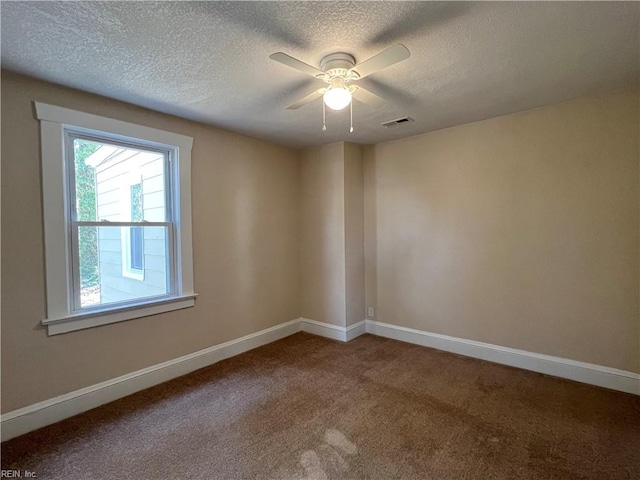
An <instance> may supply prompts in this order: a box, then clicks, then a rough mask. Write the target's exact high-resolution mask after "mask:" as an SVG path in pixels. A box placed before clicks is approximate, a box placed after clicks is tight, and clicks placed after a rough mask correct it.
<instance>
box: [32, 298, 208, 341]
mask: <svg viewBox="0 0 640 480" xmlns="http://www.w3.org/2000/svg"><path fill="white" fill-rule="evenodd" d="M197 296H198V295H197V294H191V295H182V296H179V297H178V296H176V297H170V298H164V299H162V300H153V301H150V302H148V303H143V304H137V305H131V306H128V307H124V308H117V309H116V308H105V309H102V310H93V311H91V312H83V313H78V314H74V315H68V316H64V317H59V318H48V319H46V320H43V321H42V324H43V325H45V326H46V327H47V333H48V335H49V336H51V335H59V334H61V333H68V332H73V331H75V330H83V329H85V328H92V327H97V326H100V325H108V324H110V323H116V322H123V321H125V320H132V319H134V318H141V317H148V316H150V315H156V314H158V313H165V312H171V311H173V310H180V309H183V308H189V307H193V306H194V305H195V299H196V297H197Z"/></svg>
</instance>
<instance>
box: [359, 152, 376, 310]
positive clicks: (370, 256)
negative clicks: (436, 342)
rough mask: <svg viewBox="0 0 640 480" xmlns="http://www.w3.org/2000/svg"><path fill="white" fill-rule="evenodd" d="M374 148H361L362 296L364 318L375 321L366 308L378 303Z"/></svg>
mask: <svg viewBox="0 0 640 480" xmlns="http://www.w3.org/2000/svg"><path fill="white" fill-rule="evenodd" d="M375 154H376V148H375V145H367V146H365V147H363V148H362V168H363V197H364V205H363V206H364V214H363V219H364V222H363V223H364V225H363V226H364V286H365V290H364V294H365V299H364V300H365V314H366V316H365V318H368V319H371V320H375V318H376V315H375V313H374V314H373V315H369V312H368V307H374V309H375V306H376V305H377V303H378V298H377V296H378V291H377V290H378V289H377V285H378V271H377V268H376V261H377V234H376V214H377V210H378V209H377V207H376V155H375Z"/></svg>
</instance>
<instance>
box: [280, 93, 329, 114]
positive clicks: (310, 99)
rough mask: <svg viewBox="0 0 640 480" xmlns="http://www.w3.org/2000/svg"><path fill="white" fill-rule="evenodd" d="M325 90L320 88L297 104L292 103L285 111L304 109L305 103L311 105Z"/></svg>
mask: <svg viewBox="0 0 640 480" xmlns="http://www.w3.org/2000/svg"><path fill="white" fill-rule="evenodd" d="M325 90H326V89H324V88H320V89H318V90H316V91H315V92H311V93H310V94H309V95H307V96H306V97H304V98H301V99H300V100H298V101H297V102H295V103H292V104H291V105H289V106H288V107H287V110H297V109H298V108H300V107H304V106H305V105H306V104H307V103H311V102H313V101H314V100H317V99H318V98H320V97H321V96H322V95H323V94H324V92H325Z"/></svg>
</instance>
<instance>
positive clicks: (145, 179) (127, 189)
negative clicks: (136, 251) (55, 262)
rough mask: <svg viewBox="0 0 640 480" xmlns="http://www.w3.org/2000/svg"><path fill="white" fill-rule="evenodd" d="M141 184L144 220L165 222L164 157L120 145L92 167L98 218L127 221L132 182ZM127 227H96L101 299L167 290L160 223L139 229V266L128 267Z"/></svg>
mask: <svg viewBox="0 0 640 480" xmlns="http://www.w3.org/2000/svg"><path fill="white" fill-rule="evenodd" d="M137 183H140V184H141V186H142V212H143V213H142V215H143V218H144V220H146V221H150V222H154V221H165V214H164V212H165V208H164V203H165V193H164V158H163V156H162V155H160V154H157V153H149V152H137V153H136V152H134V151H132V150H123V151H122V152H121V153H119V154H116V155H114V156H113V158H111V159H108V160H106V161H104V162H103V163H101V164H100V165H98V166H97V167H96V196H97V218H98V220H100V221H102V220H107V221H113V222H115V221H131V220H132V218H131V208H132V207H131V203H132V202H131V186H132V185H136V184H137ZM130 238H131V237H130V229H129V227H121V228H118V227H105V228H102V227H100V228H99V232H98V257H99V265H100V294H101V303H103V304H104V303H111V302H121V301H126V300H132V299H135V298H140V297H146V296H155V295H163V294H165V293H166V292H167V280H166V279H167V272H166V255H167V253H166V243H167V242H166V240H165V229H164V228H163V227H144V228H143V229H142V249H143V254H142V258H143V265H142V267H143V268H142V269H141V270H137V269H134V270H131V269H130V268H128V265H130V261H129V263H128V256H127V255H130V253H129V252H130V248H131V247H130V246H129V245H130V242H131V240H130Z"/></svg>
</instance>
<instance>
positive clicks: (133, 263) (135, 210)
mask: <svg viewBox="0 0 640 480" xmlns="http://www.w3.org/2000/svg"><path fill="white" fill-rule="evenodd" d="M130 193H131V221H132V222H141V221H142V220H143V210H142V184H141V183H137V184H135V185H131V187H130ZM129 235H130V237H129V239H130V245H131V248H130V250H129V251H130V256H129V263H130V268H131V269H132V270H142V257H143V254H144V253H143V247H144V238H143V233H142V227H131V228H130V229H129Z"/></svg>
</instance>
